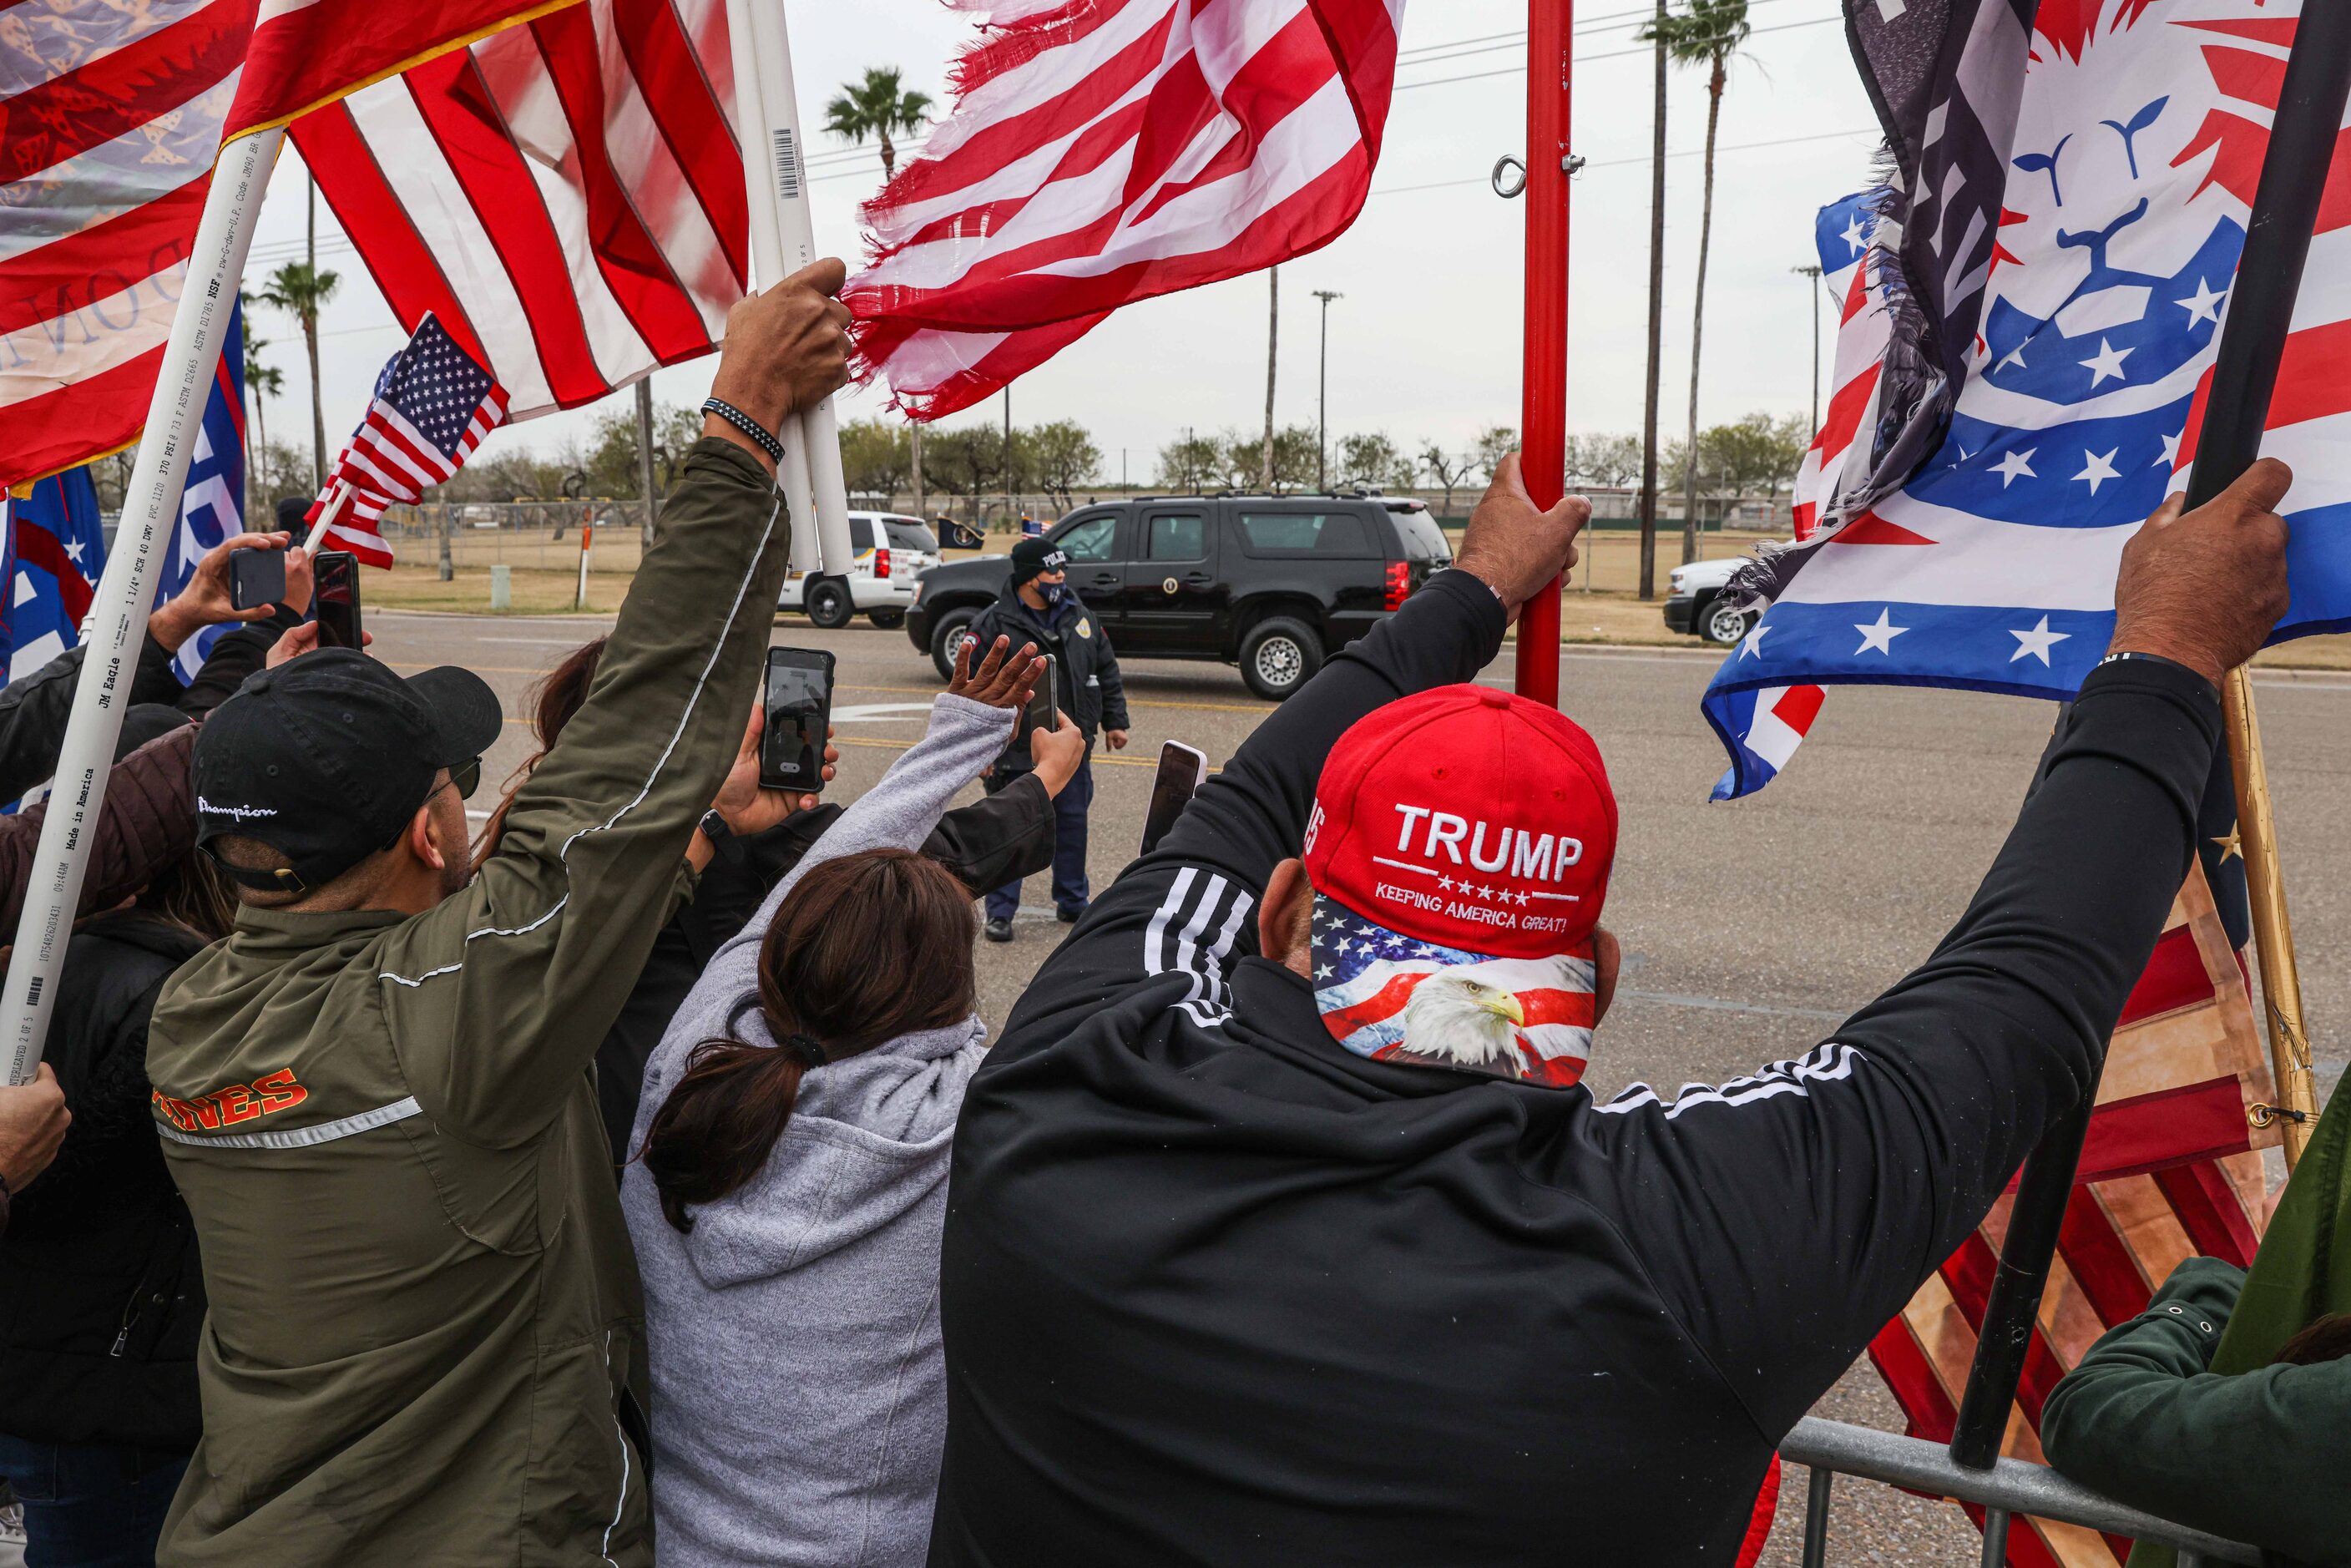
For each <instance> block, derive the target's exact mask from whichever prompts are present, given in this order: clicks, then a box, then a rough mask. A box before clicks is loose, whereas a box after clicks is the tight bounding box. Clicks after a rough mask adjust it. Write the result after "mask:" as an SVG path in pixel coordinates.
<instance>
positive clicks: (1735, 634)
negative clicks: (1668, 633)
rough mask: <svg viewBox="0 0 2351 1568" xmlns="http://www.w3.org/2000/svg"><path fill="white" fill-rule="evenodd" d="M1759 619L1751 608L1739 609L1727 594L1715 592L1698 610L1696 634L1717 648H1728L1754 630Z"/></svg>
mask: <svg viewBox="0 0 2351 1568" xmlns="http://www.w3.org/2000/svg"><path fill="white" fill-rule="evenodd" d="M1761 619H1762V617H1761V616H1760V615H1758V614H1756V613H1755V612H1753V611H1751V610H1741V609H1740V608H1739V606H1738V604H1737V602H1736V601H1733V600H1731V599H1730V598H1729V596H1728V595H1723V594H1717V595H1716V596H1715V597H1714V598H1712V599H1710V600H1708V601H1707V605H1706V608H1705V609H1704V610H1702V611H1700V612H1698V635H1699V636H1700V637H1701V638H1703V639H1705V640H1706V641H1707V642H1709V643H1713V644H1714V645H1715V646H1716V647H1718V648H1728V647H1729V646H1730V644H1732V643H1736V642H1738V641H1739V640H1740V638H1742V637H1744V636H1746V635H1747V633H1749V632H1752V631H1753V630H1755V622H1758V621H1760V620H1761Z"/></svg>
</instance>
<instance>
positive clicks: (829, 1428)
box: [622, 650, 1041, 1568]
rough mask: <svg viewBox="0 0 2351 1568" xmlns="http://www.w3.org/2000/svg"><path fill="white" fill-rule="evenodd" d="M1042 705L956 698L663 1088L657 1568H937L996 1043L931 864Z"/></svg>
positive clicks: (780, 905) (677, 1042)
mask: <svg viewBox="0 0 2351 1568" xmlns="http://www.w3.org/2000/svg"><path fill="white" fill-rule="evenodd" d="M999 653H1000V650H999ZM1040 663H1041V662H1040ZM997 664H998V660H997V658H995V657H991V658H990V659H989V660H988V661H987V662H986V664H984V665H983V666H982V669H983V672H985V673H986V674H988V675H993V674H995V673H996V668H997ZM1020 668H1021V670H1022V671H1024V672H1026V673H1027V674H1029V676H1031V677H1033V674H1034V668H1033V667H1032V666H1031V665H1030V664H1029V662H1028V661H1026V660H1025V659H1024V660H1023V661H1021V664H1020ZM1028 684H1029V683H1028V681H1026V680H1006V681H1001V682H998V683H996V684H995V685H986V684H985V683H982V682H979V681H977V678H976V677H975V679H974V680H973V681H972V682H970V683H966V682H962V681H959V682H958V683H957V685H958V686H967V685H969V686H972V687H977V688H978V689H981V690H982V692H983V695H984V698H985V700H971V699H967V698H966V697H965V696H964V695H961V692H960V691H958V690H956V689H955V688H951V689H950V695H946V696H943V697H941V698H940V699H939V701H938V703H937V705H936V706H935V709H934V711H933V715H932V721H931V726H930V730H929V732H928V733H927V734H926V735H925V737H924V738H923V740H922V742H921V743H920V744H919V745H917V746H916V747H914V748H913V749H912V750H910V751H908V752H907V753H906V754H905V755H904V756H903V757H902V758H899V760H898V762H897V763H896V764H894V765H893V767H892V768H891V769H890V771H889V773H888V774H887V775H885V776H884V777H883V780H882V781H881V783H880V784H879V785H877V786H876V787H875V788H874V789H872V790H871V791H869V792H868V793H867V794H866V795H865V796H864V797H863V798H862V799H861V800H858V801H857V802H856V803H855V804H854V805H852V806H851V807H850V808H849V809H848V810H846V811H845V812H843V813H842V814H841V818H840V819H839V821H836V822H835V823H833V825H832V826H831V828H830V829H829V830H828V831H826V833H825V834H824V836H823V837H822V838H821V839H820V840H818V841H817V842H816V844H815V845H814V846H813V847H812V848H811V850H810V853H809V855H808V857H807V858H806V859H805V860H803V861H802V862H801V864H800V866H799V869H798V870H797V871H795V872H794V873H792V875H791V876H790V877H789V878H788V879H787V880H786V881H785V882H783V883H780V884H779V885H778V887H777V889H776V890H775V892H774V893H773V894H770V895H769V897H768V902H767V904H765V905H763V906H762V908H761V910H760V912H759V914H758V915H756V916H754V917H753V919H752V921H751V923H750V925H748V926H747V928H746V930H745V932H744V934H743V935H742V936H738V937H737V938H736V939H735V940H734V941H733V942H732V943H730V944H729V945H728V946H725V947H723V948H722V949H721V950H720V951H719V953H718V955H717V956H716V957H715V958H714V959H713V960H712V961H711V963H710V965H709V967H707V968H706V969H705V971H704V972H703V975H702V977H701V979H700V980H698V981H696V982H695V988H694V991H693V993H692V994H691V995H690V996H689V997H688V998H687V999H686V1002H685V1004H684V1007H683V1008H681V1009H679V1011H678V1013H677V1015H676V1017H675V1018H674V1019H673V1020H672V1022H671V1024H670V1027H669V1030H668V1031H667V1033H666V1034H664V1037H663V1040H662V1043H661V1045H660V1047H659V1048H658V1049H657V1050H656V1051H654V1053H653V1061H652V1063H651V1065H650V1066H649V1067H648V1068H647V1070H646V1074H645V1084H644V1094H643V1100H642V1101H641V1103H640V1105H639V1109H638V1113H637V1125H636V1128H635V1131H634V1134H633V1135H632V1138H631V1146H632V1148H633V1149H635V1150H636V1151H637V1152H638V1157H637V1159H636V1160H635V1161H634V1162H633V1163H632V1164H631V1165H630V1166H628V1169H627V1171H626V1173H625V1175H624V1176H623V1177H622V1210H623V1212H624V1213H625V1214H626V1215H627V1218H628V1222H629V1230H630V1234H631V1235H632V1238H633V1239H634V1240H635V1242H636V1250H637V1268H638V1272H639V1274H640V1276H641V1277H642V1278H643V1283H644V1292H645V1312H646V1338H647V1342H648V1345H649V1364H650V1368H651V1372H652V1375H653V1453H654V1462H653V1512H654V1528H655V1531H656V1535H657V1538H658V1540H659V1541H660V1542H661V1558H662V1562H663V1563H664V1568H719V1565H727V1568H732V1565H734V1564H737V1563H740V1564H753V1563H758V1564H771V1563H773V1564H787V1565H800V1564H804V1565H807V1568H853V1565H864V1568H919V1565H920V1564H921V1563H924V1561H925V1558H926V1557H927V1556H928V1552H929V1542H930V1528H931V1509H932V1504H933V1500H934V1495H935V1491H936V1490H937V1484H938V1472H939V1456H940V1453H941V1450H942V1448H943V1446H944V1444H945V1441H946V1361H945V1358H944V1355H943V1353H942V1350H941V1346H940V1340H939V1322H938V1273H939V1236H940V1232H941V1229H942V1228H943V1225H944V1221H945V1218H946V1189H947V1163H948V1157H949V1153H950V1146H951V1145H952V1143H953V1141H954V1136H955V1125H956V1116H957V1114H958V1113H960V1112H961V1110H962V1107H963V1097H964V1091H965V1089H966V1088H967V1086H968V1085H969V1083H970V1082H971V1077H972V1074H973V1073H974V1072H975V1071H977V1069H978V1066H979V1060H980V1054H981V1051H982V1049H983V1046H984V1042H985V1040H986V1032H987V1031H986V1030H985V1029H984V1028H983V1027H982V1026H981V1024H980V1022H979V1019H978V1018H977V1014H976V1013H975V1012H974V1010H973V1007H974V1001H975V988H976V982H975V978H974V976H973V972H972V960H971V946H972V938H973V936H974V935H975V930H974V922H973V916H972V911H971V903H970V892H969V890H968V889H967V888H966V887H964V886H963V885H962V884H961V883H957V882H956V880H955V878H954V876H953V875H952V874H950V873H948V872H946V870H945V869H944V868H942V867H940V866H939V865H937V864H936V863H935V862H930V861H927V860H925V858H924V857H922V856H920V855H918V854H915V853H914V852H913V850H914V846H915V845H917V844H920V843H921V842H922V841H924V839H925V836H926V835H927V834H928V833H929V832H930V831H931V830H932V828H933V827H935V825H936V823H937V821H938V818H939V813H940V812H941V811H942V810H944V809H945V808H946V803H947V801H948V800H950V799H952V798H953V796H954V794H955V792H956V789H959V788H960V787H962V786H963V785H964V784H966V783H967V782H969V781H970V780H971V779H973V778H974V777H976V776H977V773H978V772H979V770H980V768H982V767H984V766H985V765H986V764H987V762H988V761H989V760H990V759H991V758H993V757H994V756H995V755H996V753H997V752H998V750H999V749H1000V748H1001V747H1002V746H1003V744H1004V739H1005V736H1006V734H1007V732H1008V731H1009V730H1010V728H1011V725H1012V709H1013V708H1014V707H1015V706H1018V704H1019V701H1020V700H1022V699H1023V698H1025V696H1026V687H1027V685H1028ZM999 688H1000V689H999ZM754 944H756V946H754Z"/></svg>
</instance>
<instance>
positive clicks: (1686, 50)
mask: <svg viewBox="0 0 2351 1568" xmlns="http://www.w3.org/2000/svg"><path fill="white" fill-rule="evenodd" d="M1752 30H1753V27H1752V24H1750V22H1749V21H1748V19H1747V0H1687V4H1686V5H1685V8H1684V9H1683V10H1682V11H1681V12H1680V13H1679V14H1678V15H1677V16H1665V17H1661V18H1659V19H1657V20H1656V21H1652V22H1650V23H1649V24H1648V25H1647V26H1645V27H1643V28H1642V29H1641V34H1640V36H1641V37H1642V38H1643V39H1644V40H1645V41H1646V40H1655V41H1656V42H1660V43H1663V44H1664V45H1665V46H1666V52H1667V54H1668V55H1671V56H1672V57H1673V58H1674V61H1675V63H1676V64H1677V65H1685V66H1695V65H1703V66H1705V67H1706V68H1707V81H1706V93H1707V104H1706V196H1705V200H1704V202H1703V204H1701V205H1700V207H1699V209H1698V214H1699V215H1698V287H1697V291H1696V301H1697V302H1696V304H1695V305H1694V306H1693V307H1692V314H1691V322H1690V384H1689V439H1688V440H1687V442H1686V443H1684V444H1683V447H1682V450H1683V452H1684V454H1685V455H1684V457H1683V461H1682V559H1683V561H1684V562H1685V563H1687V562H1689V561H1693V560H1696V559H1698V347H1699V343H1700V341H1701V340H1702V339H1703V337H1704V335H1705V331H1706V252H1707V246H1708V244H1709V243H1710V242H1711V241H1712V240H1713V238H1714V133H1715V129H1716V127H1717V126H1719V124H1720V123H1721V121H1722V89H1723V83H1724V78H1725V76H1726V75H1727V74H1728V73H1729V68H1730V57H1731V56H1733V55H1735V54H1737V53H1738V52H1739V47H1740V45H1742V44H1744V43H1745V42H1747V35H1748V34H1749V33H1750V31H1752Z"/></svg>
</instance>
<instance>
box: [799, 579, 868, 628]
mask: <svg viewBox="0 0 2351 1568" xmlns="http://www.w3.org/2000/svg"><path fill="white" fill-rule="evenodd" d="M800 602H801V603H802V604H804V605H806V606H807V607H808V618H809V619H810V621H813V622H816V623H817V624H818V625H819V626H820V627H822V628H824V630H826V631H828V632H838V631H840V630H841V628H842V627H843V626H846V625H848V624H849V619H850V617H851V616H852V615H854V614H856V613H857V606H856V604H855V603H854V602H852V601H851V599H850V597H849V586H848V584H846V583H843V582H841V581H839V580H835V579H832V578H826V579H825V580H822V581H820V582H815V583H811V584H810V585H809V589H808V591H807V592H806V593H805V594H803V595H802V596H801V599H800Z"/></svg>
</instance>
